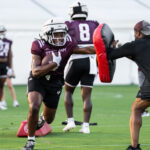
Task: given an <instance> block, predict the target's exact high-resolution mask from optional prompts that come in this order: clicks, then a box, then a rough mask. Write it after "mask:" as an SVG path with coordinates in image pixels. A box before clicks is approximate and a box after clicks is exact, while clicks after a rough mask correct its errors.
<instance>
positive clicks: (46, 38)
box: [23, 19, 95, 150]
mask: <svg viewBox="0 0 150 150" xmlns="http://www.w3.org/2000/svg"><path fill="white" fill-rule="evenodd" d="M54 52H58V56H57V55H55V54H54ZM31 53H32V64H31V68H32V70H31V73H30V76H29V78H28V102H29V114H28V119H27V120H28V134H29V136H28V141H27V143H26V145H25V146H24V148H23V150H32V149H33V148H34V143H35V142H34V141H35V130H36V128H37V123H38V114H39V110H40V106H41V103H42V101H43V103H44V104H43V105H44V106H43V116H42V117H41V119H42V121H46V122H47V123H52V121H53V120H54V117H55V113H56V109H57V106H58V102H59V97H60V94H61V91H62V86H63V84H64V78H63V76H64V67H65V65H66V63H67V61H68V59H69V57H70V55H71V54H72V53H82V54H93V53H95V50H94V47H88V48H78V47H77V44H76V41H75V40H74V39H73V38H71V37H70V36H69V35H68V34H67V26H66V24H65V23H64V22H63V21H61V20H57V19H50V20H48V21H47V22H46V23H45V24H44V25H43V27H42V35H41V38H40V39H37V40H35V41H34V42H33V43H32V48H31ZM50 54H52V56H53V61H52V62H50V63H48V64H45V65H44V64H41V63H42V59H43V57H44V56H46V55H50Z"/></svg>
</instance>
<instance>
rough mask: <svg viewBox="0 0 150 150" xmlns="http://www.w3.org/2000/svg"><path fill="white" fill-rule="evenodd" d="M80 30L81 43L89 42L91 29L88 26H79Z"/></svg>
mask: <svg viewBox="0 0 150 150" xmlns="http://www.w3.org/2000/svg"><path fill="white" fill-rule="evenodd" d="M79 30H80V40H81V41H89V40H90V29H89V25H88V24H84V23H82V24H79Z"/></svg>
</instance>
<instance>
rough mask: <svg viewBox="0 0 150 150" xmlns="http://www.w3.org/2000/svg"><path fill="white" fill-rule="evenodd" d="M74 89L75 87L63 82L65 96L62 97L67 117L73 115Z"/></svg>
mask: <svg viewBox="0 0 150 150" xmlns="http://www.w3.org/2000/svg"><path fill="white" fill-rule="evenodd" d="M74 90H75V87H70V86H68V85H67V84H65V98H64V104H65V108H66V113H67V116H68V118H72V117H73V97H72V95H73V92H74Z"/></svg>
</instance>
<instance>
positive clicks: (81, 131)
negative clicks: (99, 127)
mask: <svg viewBox="0 0 150 150" xmlns="http://www.w3.org/2000/svg"><path fill="white" fill-rule="evenodd" d="M79 132H80V133H85V134H89V133H90V128H89V126H83V125H82V128H81V129H80V130H79Z"/></svg>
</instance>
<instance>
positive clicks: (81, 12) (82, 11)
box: [69, 1, 88, 19]
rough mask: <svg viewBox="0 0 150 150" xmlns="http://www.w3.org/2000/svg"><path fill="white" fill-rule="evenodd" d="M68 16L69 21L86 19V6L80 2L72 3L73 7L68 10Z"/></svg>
mask: <svg viewBox="0 0 150 150" xmlns="http://www.w3.org/2000/svg"><path fill="white" fill-rule="evenodd" d="M69 15H70V18H71V19H75V18H85V19H86V18H87V16H88V9H87V5H86V4H84V3H83V2H81V1H77V2H75V3H73V5H72V6H71V7H70V8H69Z"/></svg>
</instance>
